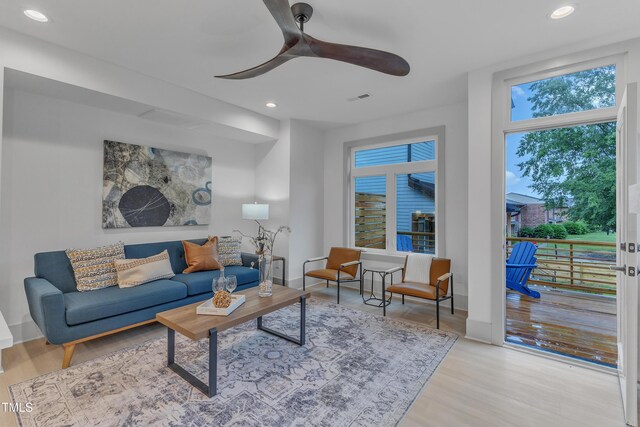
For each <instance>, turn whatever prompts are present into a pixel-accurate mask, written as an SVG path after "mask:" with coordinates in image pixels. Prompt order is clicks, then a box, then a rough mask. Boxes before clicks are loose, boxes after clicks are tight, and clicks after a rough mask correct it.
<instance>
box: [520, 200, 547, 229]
mask: <svg viewBox="0 0 640 427" xmlns="http://www.w3.org/2000/svg"><path fill="white" fill-rule="evenodd" d="M520 215H521V221H522V226H523V227H531V228H535V227H537V226H539V225H540V224H546V223H547V220H548V218H547V211H546V210H545V209H544V205H543V204H539V205H526V206H523V207H522V210H521V211H520Z"/></svg>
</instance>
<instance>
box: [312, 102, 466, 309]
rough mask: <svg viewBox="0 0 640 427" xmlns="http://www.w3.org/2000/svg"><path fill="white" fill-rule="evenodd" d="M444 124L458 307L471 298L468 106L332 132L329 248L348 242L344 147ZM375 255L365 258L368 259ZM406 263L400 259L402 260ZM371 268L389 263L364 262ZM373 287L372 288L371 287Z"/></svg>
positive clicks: (327, 179)
mask: <svg viewBox="0 0 640 427" xmlns="http://www.w3.org/2000/svg"><path fill="white" fill-rule="evenodd" d="M438 126H445V217H446V219H445V248H446V252H445V253H444V254H442V255H443V256H446V257H448V258H451V260H452V270H453V273H454V275H455V284H456V287H455V294H456V295H457V296H460V297H459V298H458V299H457V301H456V305H457V306H460V307H465V306H466V295H467V280H468V279H467V276H468V273H467V272H468V270H467V105H466V104H458V105H451V106H445V107H440V108H433V109H429V110H424V111H419V112H415V113H410V114H404V115H402V116H396V117H390V118H385V119H380V120H376V121H372V122H368V123H363V124H359V125H355V126H348V127H344V128H340V129H335V130H332V131H329V132H327V135H326V143H325V152H324V235H325V238H324V247H325V252H326V251H327V250H328V249H329V248H330V247H331V246H343V245H346V244H347V235H346V230H344V215H345V209H347V207H346V206H345V205H344V204H345V202H344V197H343V189H344V188H345V187H346V185H347V183H346V182H345V173H346V171H345V170H344V143H345V142H349V141H356V140H362V139H368V138H375V137H380V136H384V135H392V134H397V133H402V132H408V131H413V130H418V129H425V128H432V127H438ZM368 258H370V256H367V255H365V260H367V259H368ZM397 262H398V263H400V262H401V260H400V259H398V261H397ZM366 265H376V266H379V265H386V264H385V263H384V262H381V261H372V260H369V261H365V267H366ZM367 286H368V285H367Z"/></svg>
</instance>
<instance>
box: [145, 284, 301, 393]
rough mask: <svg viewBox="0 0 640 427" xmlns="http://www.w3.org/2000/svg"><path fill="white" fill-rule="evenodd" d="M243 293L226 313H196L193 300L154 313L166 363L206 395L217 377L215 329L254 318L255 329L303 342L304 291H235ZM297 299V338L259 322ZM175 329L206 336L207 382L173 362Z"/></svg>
mask: <svg viewBox="0 0 640 427" xmlns="http://www.w3.org/2000/svg"><path fill="white" fill-rule="evenodd" d="M238 293H239V294H244V295H245V297H246V301H245V303H244V304H242V305H241V306H240V307H238V308H237V309H236V310H235V311H234V312H233V313H231V314H230V315H229V316H208V315H201V314H196V308H197V307H198V306H199V305H200V304H202V301H201V302H197V303H194V304H191V305H186V306H184V307H179V308H175V309H173V310H169V311H163V312H162V313H158V314H156V320H157V321H158V322H160V323H162V324H163V325H165V326H166V327H167V331H168V336H167V366H168V367H169V368H170V369H171V370H173V371H174V372H175V373H176V374H178V375H180V376H181V377H182V378H184V379H185V380H186V381H188V382H189V383H190V384H191V385H192V386H194V387H196V388H197V389H198V390H200V391H202V392H203V393H204V394H206V395H207V396H209V397H212V396H215V395H216V393H217V380H218V332H220V331H224V330H225V329H229V328H231V327H233V326H236V325H239V324H241V323H244V322H247V321H249V320H253V319H257V321H258V329H259V330H261V331H264V332H268V333H270V334H273V335H275V336H277V337H280V338H283V339H285V340H287V341H291V342H293V343H295V344H298V345H301V346H302V345H304V344H305V300H306V298H307V297H309V296H310V295H311V293H310V292H308V291H306V292H305V291H299V290H296V289H291V288H287V287H282V286H274V287H273V295H272V296H270V297H264V298H261V297H259V296H258V288H257V287H255V288H251V289H247V290H246V291H241V292H238ZM297 302H299V303H300V338H299V339H298V338H294V337H290V336H288V335H285V334H283V333H281V332H278V331H274V330H273V329H269V328H267V327H265V326H263V324H262V316H264V315H265V314H269V313H271V312H274V311H276V310H279V309H281V308H284V307H287V306H289V305H293V304H295V303H297ZM176 331H178V332H180V333H181V334H182V335H184V336H185V337H187V338H191V339H192V340H201V339H204V338H208V339H209V384H208V385H207V384H205V383H204V382H202V381H201V380H200V379H198V378H196V377H195V376H194V375H193V374H191V373H190V372H188V371H187V370H186V369H184V368H183V367H182V366H180V365H178V364H177V363H176V362H175V344H176Z"/></svg>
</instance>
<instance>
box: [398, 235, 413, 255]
mask: <svg viewBox="0 0 640 427" xmlns="http://www.w3.org/2000/svg"><path fill="white" fill-rule="evenodd" d="M396 249H397V250H398V251H399V252H413V243H411V236H407V235H406V234H398V236H397V241H396Z"/></svg>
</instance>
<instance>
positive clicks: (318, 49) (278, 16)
mask: <svg viewBox="0 0 640 427" xmlns="http://www.w3.org/2000/svg"><path fill="white" fill-rule="evenodd" d="M263 1H264V4H265V5H266V6H267V9H269V12H271V15H273V18H274V19H275V20H276V22H277V23H278V26H279V27H280V29H281V30H282V34H283V35H284V45H283V46H282V50H280V53H278V55H276V57H275V58H273V59H271V60H269V61H267V62H265V63H264V64H261V65H258V66H256V67H253V68H249V69H248V70H244V71H240V72H237V73H233V74H227V75H224V76H216V77H218V78H221V79H235V80H240V79H248V78H252V77H257V76H260V75H262V74H264V73H266V72H268V71H271V70H273V69H274V68H276V67H277V66H279V65H282V64H284V63H285V62H287V61H289V60H291V59H293V58H297V57H300V56H309V57H316V58H327V59H334V60H336V61H342V62H348V63H349V64H353V65H358V66H360V67H365V68H369V69H371V70H375V71H379V72H381V73H386V74H391V75H393V76H406V75H407V74H409V64H408V63H407V61H405V60H404V59H403V58H401V57H399V56H398V55H394V54H393V53H389V52H384V51H381V50H376V49H368V48H366V47H358V46H349V45H344V44H336V43H329V42H325V41H322V40H318V39H314V38H313V37H311V36H310V35H308V34H307V33H305V32H304V24H305V23H306V22H308V21H309V19H311V15H313V8H312V7H311V6H310V5H308V4H307V3H296V4H294V5H293V6H291V7H289V1H288V0H263ZM297 24H299V25H300V27H298V25H297Z"/></svg>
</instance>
